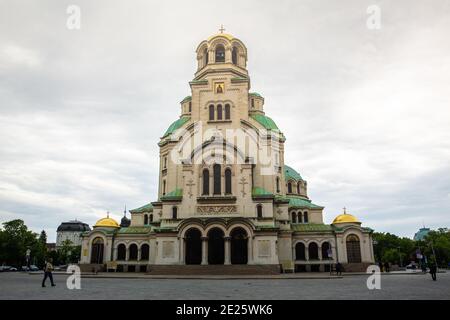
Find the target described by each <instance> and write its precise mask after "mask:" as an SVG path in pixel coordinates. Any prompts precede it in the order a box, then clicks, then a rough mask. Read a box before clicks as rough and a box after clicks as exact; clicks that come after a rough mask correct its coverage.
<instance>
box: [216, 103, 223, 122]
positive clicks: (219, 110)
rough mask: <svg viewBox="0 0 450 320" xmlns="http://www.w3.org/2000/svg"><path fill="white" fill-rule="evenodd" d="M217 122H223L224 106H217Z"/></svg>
mask: <svg viewBox="0 0 450 320" xmlns="http://www.w3.org/2000/svg"><path fill="white" fill-rule="evenodd" d="M217 120H222V105H221V104H219V105H218V106H217Z"/></svg>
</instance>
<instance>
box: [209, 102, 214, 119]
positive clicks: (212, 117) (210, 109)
mask: <svg viewBox="0 0 450 320" xmlns="http://www.w3.org/2000/svg"><path fill="white" fill-rule="evenodd" d="M209 120H210V121H212V120H214V106H213V105H212V104H211V105H210V106H209Z"/></svg>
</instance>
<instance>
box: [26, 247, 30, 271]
mask: <svg viewBox="0 0 450 320" xmlns="http://www.w3.org/2000/svg"><path fill="white" fill-rule="evenodd" d="M30 255H31V250H30V248H28V249H27V251H26V253H25V258H26V260H27V269H29V268H30Z"/></svg>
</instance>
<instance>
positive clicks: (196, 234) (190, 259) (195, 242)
mask: <svg viewBox="0 0 450 320" xmlns="http://www.w3.org/2000/svg"><path fill="white" fill-rule="evenodd" d="M184 239H185V242H186V251H185V252H186V253H185V262H186V264H200V263H201V262H202V234H201V232H200V230H198V229H196V228H191V229H189V230H188V231H187V232H186V235H185V238H184Z"/></svg>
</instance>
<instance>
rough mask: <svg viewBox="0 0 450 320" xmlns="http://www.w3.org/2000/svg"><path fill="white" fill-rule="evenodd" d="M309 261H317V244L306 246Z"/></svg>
mask: <svg viewBox="0 0 450 320" xmlns="http://www.w3.org/2000/svg"><path fill="white" fill-rule="evenodd" d="M308 256H309V260H319V247H318V245H317V243H315V242H311V243H310V244H309V246H308Z"/></svg>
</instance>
